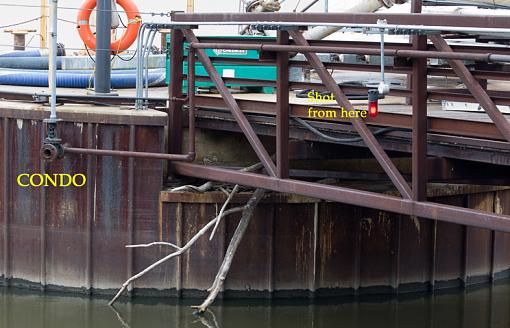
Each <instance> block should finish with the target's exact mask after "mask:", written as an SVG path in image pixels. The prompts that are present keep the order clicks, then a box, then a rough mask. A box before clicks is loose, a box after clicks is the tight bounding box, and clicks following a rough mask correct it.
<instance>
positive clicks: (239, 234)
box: [194, 189, 266, 314]
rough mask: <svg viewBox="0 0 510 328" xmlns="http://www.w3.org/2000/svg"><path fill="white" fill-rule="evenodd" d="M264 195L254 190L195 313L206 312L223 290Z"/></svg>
mask: <svg viewBox="0 0 510 328" xmlns="http://www.w3.org/2000/svg"><path fill="white" fill-rule="evenodd" d="M265 193H266V190H264V189H257V190H255V192H254V193H253V195H252V197H251V198H250V200H249V201H248V203H247V204H246V206H245V207H244V210H243V214H242V216H241V220H240V221H239V224H238V225H237V229H236V231H235V232H234V235H233V236H232V239H231V240H230V244H229V245H228V248H227V252H226V253H225V257H224V258H223V262H222V263H221V266H220V268H219V270H218V273H217V274H216V278H215V279H214V282H213V284H212V286H211V288H210V289H209V296H207V298H206V299H205V301H204V302H203V303H202V304H201V305H199V306H194V308H195V309H197V312H198V313H199V314H203V313H204V312H206V311H207V308H208V307H209V306H210V305H211V304H212V303H213V302H214V300H215V299H216V296H218V293H219V292H220V291H221V289H222V288H223V283H224V281H225V279H226V278H227V275H228V272H229V270H230V265H231V264H232V260H233V259H234V256H235V254H236V251H237V248H238V246H239V244H240V243H241V240H242V238H243V236H244V233H245V232H246V229H247V228H248V225H249V224H250V220H251V218H252V217H253V214H254V212H255V209H256V207H257V205H258V203H259V202H260V200H261V199H262V198H263V197H264V194H265Z"/></svg>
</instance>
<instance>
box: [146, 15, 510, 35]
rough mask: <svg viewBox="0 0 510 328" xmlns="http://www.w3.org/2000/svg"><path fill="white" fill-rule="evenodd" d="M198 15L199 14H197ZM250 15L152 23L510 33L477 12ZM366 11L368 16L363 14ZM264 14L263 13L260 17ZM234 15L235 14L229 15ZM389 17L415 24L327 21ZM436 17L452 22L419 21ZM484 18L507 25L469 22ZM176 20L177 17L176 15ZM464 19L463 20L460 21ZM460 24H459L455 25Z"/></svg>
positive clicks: (506, 28)
mask: <svg viewBox="0 0 510 328" xmlns="http://www.w3.org/2000/svg"><path fill="white" fill-rule="evenodd" d="M196 15H199V14H196ZM204 15H205V14H201V15H199V16H204ZM243 15H247V17H242V18H243V20H240V19H239V20H236V19H235V18H236V16H233V15H232V16H228V15H222V16H221V18H222V20H219V19H218V20H217V21H216V19H215V18H216V17H212V18H211V19H210V21H198V20H197V21H174V22H172V24H152V25H158V26H159V25H161V26H162V27H170V28H172V27H179V26H183V27H186V26H196V25H202V26H207V25H222V26H228V25H267V26H272V27H284V26H285V27H303V26H309V27H314V26H331V27H339V28H342V27H351V28H373V29H380V28H386V29H387V30H393V31H398V32H401V33H402V32H406V31H426V32H459V33H500V34H503V35H508V34H510V32H509V30H508V27H506V26H510V24H509V22H508V21H506V22H503V23H499V24H498V22H499V21H500V20H501V19H502V18H505V19H506V17H503V16H484V17H480V16H474V15H469V16H468V15H466V16H459V15H432V14H405V16H404V14H384V15H383V14H373V13H367V14H358V13H355V14H352V15H351V16H352V17H349V18H348V17H342V16H343V15H342V16H339V17H338V18H337V17H336V15H335V14H331V13H329V14H322V16H325V17H323V19H324V22H320V21H318V19H319V18H317V17H316V15H315V14H303V15H310V17H311V18H313V19H310V20H309V21H306V20H301V21H299V20H297V19H295V20H294V21H282V20H280V21H271V20H270V19H271V18H278V17H280V16H281V15H282V14H275V13H272V15H273V17H267V16H265V15H264V13H258V14H243ZM364 15H366V17H363V16H364ZM417 15H421V16H423V17H419V16H417ZM250 16H252V17H260V18H262V17H263V18H265V19H267V20H255V19H254V20H244V19H247V18H251V17H250ZM261 16H262V17H261ZM229 17H232V18H229ZM378 18H379V19H389V20H392V21H395V20H397V19H399V18H402V19H403V18H406V21H407V20H408V21H413V24H415V25H413V24H387V25H384V26H383V25H379V24H373V23H336V22H328V20H335V21H353V20H354V21H374V20H377V19H378ZM434 19H436V20H437V19H441V20H443V21H444V23H448V24H451V25H419V24H420V23H422V22H423V23H425V22H426V23H428V24H430V22H429V21H428V20H434ZM481 19H483V21H484V22H485V21H492V23H491V24H489V23H488V24H487V25H489V26H490V25H504V26H505V27H502V28H497V27H473V25H474V24H473V23H471V22H470V20H471V21H473V22H480V20H481ZM174 20H175V19H174ZM459 20H461V21H462V22H459ZM453 24H457V25H453ZM462 24H465V25H466V26H471V27H459V25H462Z"/></svg>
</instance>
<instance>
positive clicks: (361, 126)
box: [289, 31, 412, 199]
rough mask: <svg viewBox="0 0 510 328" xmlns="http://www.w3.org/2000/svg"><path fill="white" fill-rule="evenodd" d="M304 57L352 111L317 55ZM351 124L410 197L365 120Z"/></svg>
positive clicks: (294, 33)
mask: <svg viewBox="0 0 510 328" xmlns="http://www.w3.org/2000/svg"><path fill="white" fill-rule="evenodd" d="M289 33H290V35H291V36H292V38H293V39H294V42H295V43H296V44H297V45H300V46H309V43H308V41H306V39H305V38H304V36H303V35H302V34H301V33H300V32H299V31H289ZM304 55H305V57H306V59H307V60H308V61H309V62H310V64H311V65H312V67H313V68H314V69H315V70H316V71H317V74H319V76H320V78H321V79H322V82H323V83H324V85H325V86H326V87H327V88H328V89H329V91H331V92H332V93H333V94H334V95H335V98H336V101H337V102H338V104H339V105H340V106H342V107H343V108H345V109H346V110H347V111H354V110H355V109H354V106H353V105H352V104H351V102H350V101H349V100H348V99H347V97H346V96H345V94H344V93H343V92H342V89H340V87H339V86H338V84H337V83H336V82H335V80H334V79H333V77H332V76H331V75H330V74H329V72H328V71H327V70H326V67H324V64H323V63H322V62H321V60H320V59H319V56H317V54H315V53H311V52H306V53H304ZM352 124H353V126H354V128H355V129H356V131H357V132H358V133H359V135H360V136H361V138H363V141H364V142H365V144H366V145H367V146H368V148H369V149H370V151H371V152H372V154H373V155H374V156H375V158H376V159H377V161H378V162H379V164H380V165H381V166H382V168H383V169H384V171H385V172H386V174H388V176H389V178H390V179H391V181H392V182H393V184H394V185H395V187H396V188H397V189H398V191H399V192H400V194H401V195H402V197H404V198H407V199H412V192H411V188H410V187H409V185H408V184H407V182H406V180H405V179H404V177H403V176H402V174H400V172H399V171H398V169H397V167H396V166H395V164H393V162H392V161H391V159H390V158H389V157H388V155H387V154H386V152H385V151H384V150H383V148H382V147H381V145H380V144H379V142H378V141H377V139H376V138H375V137H374V135H373V134H372V132H371V131H370V129H369V128H368V127H367V125H366V124H365V122H363V120H362V119H361V118H353V120H352Z"/></svg>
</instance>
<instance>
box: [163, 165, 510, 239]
mask: <svg viewBox="0 0 510 328" xmlns="http://www.w3.org/2000/svg"><path fill="white" fill-rule="evenodd" d="M172 167H173V168H174V170H175V171H176V172H177V173H179V174H182V175H185V176H190V177H197V178H204V177H206V178H207V179H210V180H214V181H224V182H228V183H234V184H242V185H246V186H251V187H254V188H264V189H268V190H274V191H277V192H284V193H291V194H297V195H302V196H306V197H315V198H316V197H317V196H318V195H319V196H318V197H319V198H321V199H324V200H329V201H333V202H339V203H349V204H351V205H355V206H361V207H368V208H374V209H379V210H382V211H388V212H394V213H400V214H405V215H411V216H418V217H423V218H428V219H433V220H440V221H445V222H451V223H456V224H463V225H470V226H475V227H480V228H486V229H491V230H498V231H505V232H510V216H508V215H501V214H495V213H489V212H483V211H479V210H472V209H466V208H461V207H457V206H452V205H444V204H437V203H431V202H418V201H413V200H411V199H402V198H399V197H395V196H388V195H383V194H379V193H374V192H368V191H360V190H354V189H350V188H344V187H338V186H331V185H325V184H319V183H315V182H309V181H299V180H292V179H279V178H276V177H269V176H265V175H262V174H255V173H247V172H239V171H233V170H227V169H221V168H217V167H211V166H203V165H197V164H191V163H173V164H172Z"/></svg>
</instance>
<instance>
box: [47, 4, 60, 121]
mask: <svg viewBox="0 0 510 328" xmlns="http://www.w3.org/2000/svg"><path fill="white" fill-rule="evenodd" d="M49 1H50V18H51V31H50V34H51V43H50V53H49V57H48V58H49V74H48V87H49V89H50V90H49V91H50V94H51V99H50V105H51V114H50V121H51V122H56V121H57V3H58V0H49Z"/></svg>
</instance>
